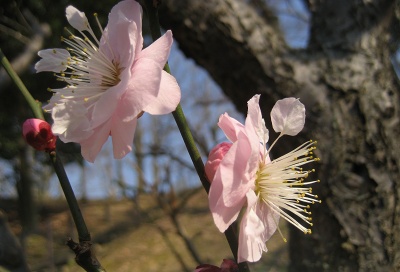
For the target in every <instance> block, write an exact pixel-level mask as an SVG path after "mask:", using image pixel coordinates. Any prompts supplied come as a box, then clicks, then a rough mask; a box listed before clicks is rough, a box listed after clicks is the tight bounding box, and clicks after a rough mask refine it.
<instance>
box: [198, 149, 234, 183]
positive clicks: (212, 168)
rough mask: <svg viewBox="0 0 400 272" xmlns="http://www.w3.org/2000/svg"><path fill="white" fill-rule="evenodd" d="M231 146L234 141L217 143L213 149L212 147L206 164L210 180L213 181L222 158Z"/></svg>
mask: <svg viewBox="0 0 400 272" xmlns="http://www.w3.org/2000/svg"><path fill="white" fill-rule="evenodd" d="M231 146H232V143H227V142H223V143H220V144H217V145H216V146H215V147H214V148H213V149H211V151H210V154H209V155H208V160H207V162H206V164H205V165H204V167H205V171H206V175H207V178H208V179H209V180H210V182H212V180H213V179H214V176H215V173H216V172H217V169H218V166H219V164H220V163H221V160H222V159H223V157H224V156H225V154H226V153H227V152H228V151H229V149H230V148H231Z"/></svg>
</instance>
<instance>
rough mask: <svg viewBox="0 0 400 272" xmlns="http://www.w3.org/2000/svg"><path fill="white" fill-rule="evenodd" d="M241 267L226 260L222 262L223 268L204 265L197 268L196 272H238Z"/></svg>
mask: <svg viewBox="0 0 400 272" xmlns="http://www.w3.org/2000/svg"><path fill="white" fill-rule="evenodd" d="M238 271H239V267H238V265H237V264H236V263H235V262H234V261H232V260H228V259H224V260H223V261H222V264H221V267H217V266H215V265H211V264H202V265H199V266H197V267H196V270H195V271H194V272H238Z"/></svg>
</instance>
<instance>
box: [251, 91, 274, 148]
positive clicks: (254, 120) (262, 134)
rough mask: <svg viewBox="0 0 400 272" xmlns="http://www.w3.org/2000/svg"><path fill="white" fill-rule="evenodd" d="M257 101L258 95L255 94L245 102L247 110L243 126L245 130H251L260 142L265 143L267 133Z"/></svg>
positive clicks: (258, 99)
mask: <svg viewBox="0 0 400 272" xmlns="http://www.w3.org/2000/svg"><path fill="white" fill-rule="evenodd" d="M259 101H260V95H259V94H257V95H255V96H253V97H252V98H251V99H250V100H249V101H248V102H247V108H248V110H247V117H246V122H245V127H246V131H247V132H250V131H251V132H253V133H255V134H256V135H257V136H258V139H259V140H260V141H261V142H263V143H267V142H268V138H269V134H268V129H267V128H266V127H265V123H264V119H263V118H262V115H261V109H260V105H259Z"/></svg>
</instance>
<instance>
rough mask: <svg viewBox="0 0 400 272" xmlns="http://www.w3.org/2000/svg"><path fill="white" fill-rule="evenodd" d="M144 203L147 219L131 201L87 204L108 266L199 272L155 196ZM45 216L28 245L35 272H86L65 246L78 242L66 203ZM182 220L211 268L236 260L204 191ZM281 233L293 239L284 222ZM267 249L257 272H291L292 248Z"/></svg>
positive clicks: (49, 207) (279, 242) (51, 206)
mask: <svg viewBox="0 0 400 272" xmlns="http://www.w3.org/2000/svg"><path fill="white" fill-rule="evenodd" d="M139 202H140V207H141V208H140V209H141V211H142V213H140V212H138V209H137V206H136V205H135V204H134V202H133V201H130V200H123V201H94V202H87V203H82V204H81V209H82V211H83V213H84V216H85V220H86V221H87V225H88V228H89V230H90V231H91V234H92V239H93V242H94V243H95V245H94V248H95V250H96V254H97V257H98V259H99V260H100V262H101V263H102V265H103V266H104V267H105V268H106V269H107V271H120V272H125V271H126V272H132V271H145V272H153V271H154V272H156V271H157V272H159V271H163V272H177V271H185V269H184V267H186V268H187V269H188V271H193V270H194V268H195V267H196V265H197V263H196V262H195V261H194V260H193V258H192V257H191V255H189V254H188V251H187V250H186V248H185V245H184V242H183V240H182V239H181V238H180V237H179V236H178V235H177V234H176V230H175V228H174V227H173V225H172V224H171V221H170V220H169V218H168V217H167V216H165V213H164V212H163V211H162V210H161V209H160V208H158V206H157V204H156V201H154V199H153V198H152V197H151V196H141V198H140V199H139ZM40 214H41V218H40V224H39V230H38V231H37V232H36V233H35V234H32V235H30V236H29V238H28V239H27V241H26V248H27V258H28V263H29V265H30V267H31V269H32V271H46V272H47V271H62V272H72V271H83V270H82V269H80V268H79V267H78V266H77V265H76V264H75V262H74V254H73V253H72V252H71V251H70V250H69V249H68V248H67V247H66V246H65V245H64V243H65V241H66V238H67V237H72V238H73V239H75V240H76V233H75V232H74V230H73V224H72V221H71V218H70V216H69V211H68V210H66V206H65V203H64V201H51V202H47V203H45V204H43V205H42V208H41V212H40ZM9 218H10V225H11V227H12V229H13V231H14V232H15V233H17V234H18V233H19V231H20V227H19V222H18V220H17V217H16V216H15V212H14V213H10V212H9ZM178 220H179V222H180V223H181V225H182V226H183V227H184V231H185V233H186V234H187V235H188V236H189V237H190V238H191V241H192V242H193V243H194V245H195V247H196V249H197V251H198V252H199V255H200V257H201V258H202V260H203V261H204V262H205V263H211V264H215V265H219V264H220V263H221V261H222V259H223V258H230V256H231V254H230V250H229V247H228V244H227V242H226V240H225V236H224V235H222V234H220V233H219V232H218V230H217V229H216V227H215V226H214V223H213V222H212V218H211V215H210V213H209V211H208V207H207V198H206V194H205V192H203V191H198V192H197V193H196V194H195V195H194V196H193V197H192V198H191V199H190V201H189V202H188V203H187V205H186V206H185V208H184V210H182V212H181V213H180V214H179V216H178ZM281 228H282V232H283V233H284V235H285V237H288V235H286V234H285V233H286V228H285V226H284V225H283V222H281ZM163 234H164V235H163ZM170 245H173V248H171V246H170ZM267 247H268V249H269V252H268V253H266V254H264V256H263V259H262V261H261V262H259V263H257V264H254V265H252V266H251V271H252V272H257V271H271V272H274V271H287V269H286V267H287V261H288V252H287V246H286V244H285V243H284V241H283V239H282V238H281V236H280V235H279V234H278V233H276V234H275V235H274V236H273V237H272V239H271V240H269V241H268V242H267ZM179 259H180V261H178V260H179Z"/></svg>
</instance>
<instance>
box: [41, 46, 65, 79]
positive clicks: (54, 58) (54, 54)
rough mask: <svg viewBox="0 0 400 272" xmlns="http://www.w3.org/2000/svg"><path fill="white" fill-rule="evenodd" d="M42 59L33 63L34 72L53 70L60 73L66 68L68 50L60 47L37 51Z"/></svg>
mask: <svg viewBox="0 0 400 272" xmlns="http://www.w3.org/2000/svg"><path fill="white" fill-rule="evenodd" d="M38 55H39V57H41V58H42V59H41V60H39V61H38V62H37V63H36V64H35V70H36V73H39V72H54V73H60V72H63V71H65V70H66V69H67V61H68V58H70V57H71V55H70V54H69V52H68V51H67V50H65V49H62V48H52V49H44V50H40V51H39V52H38Z"/></svg>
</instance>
